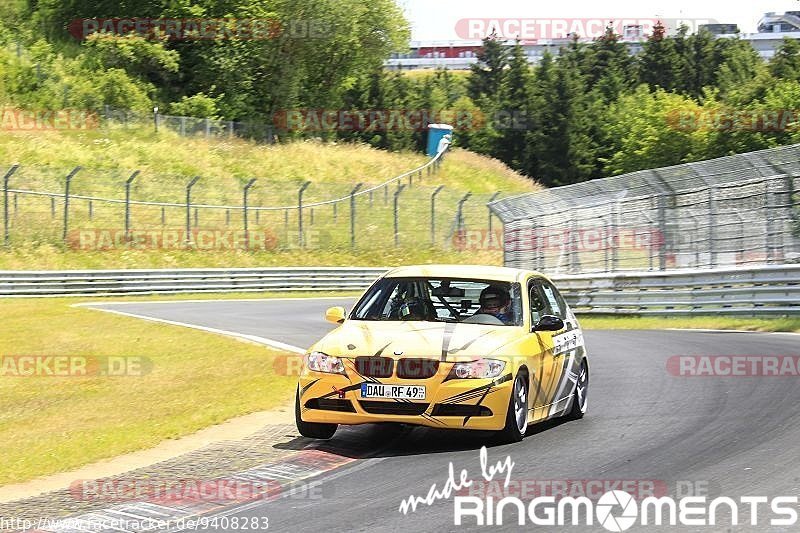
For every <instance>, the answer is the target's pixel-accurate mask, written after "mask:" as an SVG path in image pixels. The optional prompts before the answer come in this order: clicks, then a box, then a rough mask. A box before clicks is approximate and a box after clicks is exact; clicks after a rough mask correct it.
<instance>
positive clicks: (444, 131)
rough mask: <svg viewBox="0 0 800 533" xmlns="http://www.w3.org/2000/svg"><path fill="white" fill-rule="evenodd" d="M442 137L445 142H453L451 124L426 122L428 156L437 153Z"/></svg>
mask: <svg viewBox="0 0 800 533" xmlns="http://www.w3.org/2000/svg"><path fill="white" fill-rule="evenodd" d="M442 139H445V142H446V143H447V144H450V143H451V142H453V126H451V125H450V124H428V150H427V152H426V153H427V155H428V157H433V156H435V155H436V154H438V153H439V146H440V144H441V145H442V146H444V144H443V143H442Z"/></svg>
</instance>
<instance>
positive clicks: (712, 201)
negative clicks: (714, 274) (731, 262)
mask: <svg viewBox="0 0 800 533" xmlns="http://www.w3.org/2000/svg"><path fill="white" fill-rule="evenodd" d="M716 226H717V188H716V187H713V186H712V187H709V188H708V266H709V267H711V268H713V267H715V266H716V265H717V248H716V242H715V241H716V239H717V235H716V229H717V227H716Z"/></svg>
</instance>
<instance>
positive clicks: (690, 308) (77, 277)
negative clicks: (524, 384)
mask: <svg viewBox="0 0 800 533" xmlns="http://www.w3.org/2000/svg"><path fill="white" fill-rule="evenodd" d="M384 272H386V269H385V268H357V267H352V268H346V267H328V268H303V267H297V268H230V269H221V268H213V269H201V268H194V269H192V268H190V269H178V270H68V271H0V297H44V296H107V295H135V294H174V293H203V292H206V293H226V292H278V291H280V292H291V291H304V292H315V291H361V290H364V289H366V288H367V287H368V286H369V285H370V284H371V283H372V282H373V281H374V280H375V279H376V278H377V277H378V276H380V275H381V274H383V273H384ZM552 279H553V281H554V282H555V283H556V285H557V286H558V287H559V289H560V290H561V292H562V294H563V295H564V297H565V299H566V300H567V301H568V302H569V304H570V306H572V308H573V309H574V310H575V311H576V312H578V313H580V314H634V315H686V314H726V315H736V314H743V315H754V314H758V315H761V314H771V315H788V314H798V315H800V265H771V266H764V267H755V268H747V269H718V270H683V271H680V270H677V271H668V272H628V273H615V274H583V275H557V276H552Z"/></svg>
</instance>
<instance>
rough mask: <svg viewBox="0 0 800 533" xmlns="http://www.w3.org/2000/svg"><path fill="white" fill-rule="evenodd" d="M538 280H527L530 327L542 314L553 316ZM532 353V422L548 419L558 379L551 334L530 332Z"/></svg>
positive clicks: (549, 332) (540, 280) (540, 281)
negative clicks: (535, 364)
mask: <svg viewBox="0 0 800 533" xmlns="http://www.w3.org/2000/svg"><path fill="white" fill-rule="evenodd" d="M542 281H543V280H542V279H541V278H532V279H530V280H529V281H528V304H529V313H530V324H531V328H532V327H533V326H534V325H535V324H536V323H537V322H539V320H540V319H541V318H542V317H543V316H544V315H553V314H556V313H555V312H554V310H553V308H552V304H551V303H550V301H549V300H548V298H547V296H546V294H545V292H544V290H543V288H542ZM531 337H532V340H533V342H532V347H533V350H535V351H537V352H538V362H539V364H538V368H537V370H536V372H533V373H532V375H531V384H530V385H531V387H530V394H531V405H532V406H533V409H534V413H533V421H534V422H535V421H537V420H542V419H544V418H546V417H547V416H549V412H550V406H551V404H552V403H553V400H554V395H555V393H556V390H557V386H558V381H559V378H560V369H559V365H558V364H557V363H558V361H557V360H556V358H555V357H554V354H553V347H554V344H553V332H552V331H531Z"/></svg>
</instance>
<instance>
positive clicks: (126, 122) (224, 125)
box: [101, 106, 279, 144]
mask: <svg viewBox="0 0 800 533" xmlns="http://www.w3.org/2000/svg"><path fill="white" fill-rule="evenodd" d="M101 117H102V119H103V120H105V121H107V122H113V123H116V124H121V125H122V126H141V125H143V124H151V125H152V127H153V129H154V131H156V132H158V130H159V129H168V130H172V131H174V132H175V133H178V134H179V135H181V136H183V137H206V138H208V137H241V138H245V139H250V140H254V141H256V142H263V143H269V144H273V143H275V142H276V141H277V140H278V137H277V136H278V134H279V132H278V131H277V130H276V128H275V125H274V124H272V123H269V122H264V121H257V120H249V121H241V120H223V119H216V118H207V117H205V118H203V117H186V116H177V115H165V114H163V113H159V112H158V108H154V111H153V113H152V114H146V113H139V112H135V111H130V110H127V109H114V108H111V107H110V106H104V107H103V112H102V115H101Z"/></svg>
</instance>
